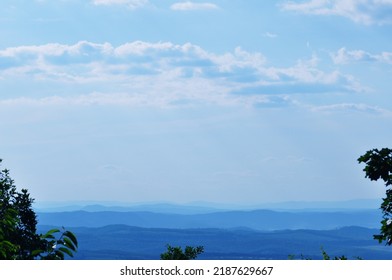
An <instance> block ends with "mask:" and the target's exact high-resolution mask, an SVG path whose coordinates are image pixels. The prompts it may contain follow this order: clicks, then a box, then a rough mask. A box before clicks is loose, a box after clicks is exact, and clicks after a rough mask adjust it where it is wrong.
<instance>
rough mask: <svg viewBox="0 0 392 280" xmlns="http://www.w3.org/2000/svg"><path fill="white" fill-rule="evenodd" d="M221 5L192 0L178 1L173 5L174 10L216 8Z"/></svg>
mask: <svg viewBox="0 0 392 280" xmlns="http://www.w3.org/2000/svg"><path fill="white" fill-rule="evenodd" d="M218 8H219V7H218V6H217V5H216V4H213V3H195V2H191V1H187V2H178V3H174V4H173V5H171V9H172V10H176V11H190V10H216V9H218Z"/></svg>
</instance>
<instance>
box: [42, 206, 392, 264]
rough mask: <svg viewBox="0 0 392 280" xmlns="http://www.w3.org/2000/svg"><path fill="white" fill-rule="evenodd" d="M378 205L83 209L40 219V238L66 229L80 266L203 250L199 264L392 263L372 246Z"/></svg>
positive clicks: (384, 249) (391, 253)
mask: <svg viewBox="0 0 392 280" xmlns="http://www.w3.org/2000/svg"><path fill="white" fill-rule="evenodd" d="M379 205H380V201H375V200H367V201H350V202H341V203H321V202H320V203H316V202H315V203H310V202H309V203H302V204H301V203H299V202H298V203H297V202H292V203H283V204H273V205H269V206H268V205H265V206H266V208H268V207H269V208H270V210H266V209H265V208H264V209H253V210H249V209H246V207H243V209H241V210H238V209H237V210H228V209H226V208H225V207H227V206H223V205H213V204H202V203H197V204H194V205H189V204H188V205H176V204H167V203H159V204H147V205H115V204H111V205H108V204H105V205H99V204H84V205H83V204H82V205H81V206H67V205H61V206H59V205H57V206H56V207H53V206H54V205H52V207H46V208H38V211H36V213H37V215H38V221H39V224H38V228H39V230H40V231H41V232H45V231H46V230H48V229H50V228H53V227H61V226H64V227H66V228H67V229H68V230H71V231H73V232H74V233H75V234H76V236H77V238H78V240H79V244H80V246H79V250H78V253H77V254H76V256H75V258H76V259H90V260H94V259H106V260H112V259H139V260H142V259H159V256H160V254H161V253H163V252H164V251H165V250H166V245H167V244H170V245H172V246H183V247H185V246H187V245H190V246H199V245H201V246H204V249H205V253H203V254H202V255H201V256H200V259H288V258H289V255H295V258H297V259H298V258H311V259H321V257H322V253H321V247H323V248H324V249H325V250H326V251H327V253H328V254H330V255H331V256H341V255H345V256H347V257H349V258H355V257H356V256H357V257H361V258H364V259H392V250H391V248H390V247H388V246H383V245H379V244H378V242H377V241H375V240H373V234H376V233H378V229H379V227H380V221H381V218H382V215H381V211H380V210H379V209H378V208H379ZM47 206H48V205H47ZM249 207H250V206H249ZM39 209H41V210H39ZM251 209H252V208H251ZM271 209H274V210H271ZM61 210H63V211H61ZM301 255H302V256H301Z"/></svg>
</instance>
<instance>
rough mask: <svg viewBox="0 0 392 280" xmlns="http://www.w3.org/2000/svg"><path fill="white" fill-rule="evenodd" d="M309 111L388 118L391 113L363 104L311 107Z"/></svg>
mask: <svg viewBox="0 0 392 280" xmlns="http://www.w3.org/2000/svg"><path fill="white" fill-rule="evenodd" d="M311 110H312V111H314V112H324V113H332V112H348V111H354V112H364V113H368V114H377V115H386V116H389V117H391V116H392V112H391V111H389V110H387V109H384V108H381V107H378V106H372V105H368V104H363V103H339V104H332V105H324V106H311Z"/></svg>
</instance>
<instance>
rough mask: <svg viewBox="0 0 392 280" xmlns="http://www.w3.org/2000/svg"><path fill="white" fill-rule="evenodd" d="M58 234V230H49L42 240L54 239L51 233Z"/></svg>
mask: <svg viewBox="0 0 392 280" xmlns="http://www.w3.org/2000/svg"><path fill="white" fill-rule="evenodd" d="M57 232H60V230H59V229H57V228H55V229H51V230H49V231H48V232H47V233H45V234H44V235H43V236H42V238H43V239H54V238H55V237H54V236H53V233H57Z"/></svg>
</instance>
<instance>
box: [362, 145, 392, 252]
mask: <svg viewBox="0 0 392 280" xmlns="http://www.w3.org/2000/svg"><path fill="white" fill-rule="evenodd" d="M358 162H359V163H365V164H366V166H365V168H364V169H363V171H364V172H365V177H366V178H369V179H370V180H371V181H377V180H379V179H381V180H383V181H384V183H385V186H386V187H387V189H386V197H385V198H383V202H382V203H381V207H380V209H381V210H382V213H383V219H382V221H381V229H380V234H376V235H374V239H376V240H378V241H379V242H380V243H382V242H383V241H386V245H392V189H391V185H392V149H389V148H383V149H381V150H378V149H372V150H369V151H367V152H366V153H365V154H364V155H362V156H360V157H359V158H358Z"/></svg>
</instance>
